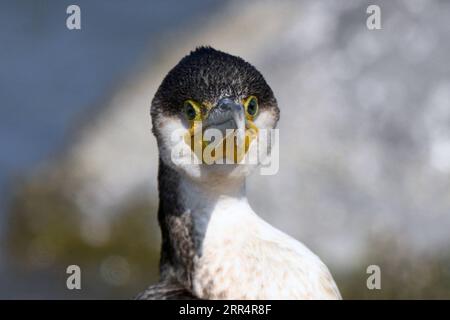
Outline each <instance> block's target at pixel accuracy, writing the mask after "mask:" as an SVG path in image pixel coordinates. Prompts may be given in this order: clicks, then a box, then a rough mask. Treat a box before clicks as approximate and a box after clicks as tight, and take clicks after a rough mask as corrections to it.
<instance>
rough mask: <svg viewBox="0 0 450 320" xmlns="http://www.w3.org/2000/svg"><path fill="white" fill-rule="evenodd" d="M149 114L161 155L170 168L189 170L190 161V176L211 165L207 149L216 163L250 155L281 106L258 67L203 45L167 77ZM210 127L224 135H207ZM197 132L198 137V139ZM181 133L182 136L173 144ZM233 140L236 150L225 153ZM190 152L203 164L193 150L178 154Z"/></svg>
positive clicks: (237, 160) (270, 127) (276, 117)
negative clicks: (218, 136) (206, 155)
mask: <svg viewBox="0 0 450 320" xmlns="http://www.w3.org/2000/svg"><path fill="white" fill-rule="evenodd" d="M151 116H152V124H153V133H154V134H155V136H156V138H157V140H158V146H159V149H160V158H161V159H162V160H163V161H164V162H165V163H166V164H168V165H170V166H172V167H178V168H180V167H181V168H184V169H186V167H185V165H188V164H189V165H190V167H189V168H190V169H189V171H190V173H191V175H192V170H193V168H195V169H196V170H197V171H198V173H199V174H200V171H201V167H202V165H204V164H205V163H206V164H211V163H210V162H208V161H205V160H204V158H202V156H204V155H205V149H208V148H209V155H210V156H211V155H212V158H213V159H215V160H216V161H215V162H214V165H216V164H218V163H219V164H221V161H217V160H223V159H233V160H234V161H235V162H236V163H241V160H243V157H242V156H238V155H239V154H240V155H246V154H248V151H249V150H250V149H251V145H252V144H256V143H255V142H256V141H258V137H259V131H260V130H262V129H263V130H267V129H273V128H274V127H275V126H276V123H277V122H278V119H279V108H278V106H277V101H276V99H275V97H274V95H273V92H272V90H271V88H270V87H269V85H268V84H267V83H266V81H265V79H264V77H263V76H262V74H261V73H260V72H259V71H258V70H256V68H255V67H254V66H252V65H251V64H250V63H248V62H246V61H244V60H243V59H241V58H240V57H237V56H232V55H230V54H227V53H224V52H221V51H218V50H215V49H213V48H211V47H200V48H197V49H196V50H195V51H192V52H191V53H190V54H189V55H187V56H185V57H184V58H183V59H181V61H180V62H179V63H178V64H177V65H176V66H175V67H174V68H173V69H172V70H170V71H169V73H168V74H167V75H166V77H165V78H164V80H163V82H162V83H161V85H160V87H159V88H158V91H157V92H156V94H155V97H154V99H153V101H152V106H151ZM208 130H210V132H213V133H217V134H219V133H220V134H222V135H223V139H222V138H220V139H218V138H217V137H216V135H215V134H209V135H208V134H207V131H208ZM175 132H176V133H175ZM229 132H232V133H233V134H234V136H233V137H232V139H231V140H227V139H226V137H227V136H228V137H231V135H229V134H228V133H229ZM197 133H200V138H199V139H196V138H195V137H196V136H197ZM177 135H178V136H181V137H183V139H181V140H180V141H178V142H174V141H175V140H176V138H174V136H177ZM206 136H208V137H209V138H207V139H205V137H206ZM211 136H213V138H211ZM231 142H232V143H231ZM231 144H233V147H231V149H229V150H232V151H231V153H230V152H229V151H228V153H227V150H228V149H227V145H228V147H229V146H230V145H231ZM269 144H270V141H269ZM175 145H177V149H176V150H175ZM196 146H198V147H199V148H196ZM208 146H209V147H208ZM212 146H214V148H212ZM239 146H242V150H243V152H241V153H239V151H238V149H239V148H238V147H239ZM212 149H214V150H212ZM211 150H212V152H211ZM220 150H222V151H223V152H222V151H220ZM190 151H194V153H193V154H194V155H195V156H197V158H201V159H200V163H198V162H197V163H193V162H192V153H191V154H185V155H180V152H181V153H183V152H184V153H190ZM198 151H200V152H198ZM230 154H231V156H230ZM174 157H175V158H176V159H174ZM188 158H189V159H191V160H189V161H188V160H187V159H188ZM210 159H211V158H210ZM210 159H209V161H210ZM197 160H198V159H197ZM194 162H195V161H194ZM227 163H228V162H227ZM214 167H215V168H217V167H216V166H214ZM194 175H195V174H194Z"/></svg>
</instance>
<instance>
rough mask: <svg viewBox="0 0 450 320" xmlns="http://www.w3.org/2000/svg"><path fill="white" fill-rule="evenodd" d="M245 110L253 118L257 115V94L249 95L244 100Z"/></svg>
mask: <svg viewBox="0 0 450 320" xmlns="http://www.w3.org/2000/svg"><path fill="white" fill-rule="evenodd" d="M244 107H245V112H246V113H247V115H248V116H250V117H251V118H253V117H255V116H256V114H257V113H258V109H259V106H258V99H257V98H256V97H255V96H250V97H248V98H247V99H246V100H245V102H244Z"/></svg>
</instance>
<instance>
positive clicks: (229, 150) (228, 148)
mask: <svg viewBox="0 0 450 320" xmlns="http://www.w3.org/2000/svg"><path fill="white" fill-rule="evenodd" d="M242 104H243V105H244V108H245V139H244V144H243V145H240V146H239V145H238V144H237V139H236V136H235V135H234V134H230V135H228V136H226V137H224V138H223V139H222V141H220V142H218V143H217V144H215V145H214V148H213V150H212V151H211V152H207V153H204V151H205V148H206V147H207V146H208V145H209V143H210V142H209V141H205V140H204V139H203V129H202V122H203V120H204V119H206V118H207V117H208V113H209V111H210V110H211V108H212V105H211V104H209V103H203V104H200V103H198V102H196V101H194V100H186V101H185V103H184V111H185V115H186V118H187V119H188V121H189V125H190V127H189V130H188V132H187V133H186V135H185V136H184V141H185V142H186V143H187V144H188V145H189V146H190V147H191V150H192V151H193V152H194V154H195V155H196V156H197V158H198V159H200V160H201V161H202V163H204V164H211V163H214V162H218V160H219V159H223V160H226V163H240V162H241V161H242V159H243V158H244V156H245V155H246V154H247V152H248V150H249V147H250V145H251V142H252V141H253V140H254V139H256V138H257V137H258V127H257V126H256V125H255V124H254V122H253V120H254V119H255V117H256V116H257V115H258V101H257V98H256V97H255V96H249V97H247V98H246V99H244V100H243V101H242ZM255 105H256V111H255ZM222 163H223V162H222Z"/></svg>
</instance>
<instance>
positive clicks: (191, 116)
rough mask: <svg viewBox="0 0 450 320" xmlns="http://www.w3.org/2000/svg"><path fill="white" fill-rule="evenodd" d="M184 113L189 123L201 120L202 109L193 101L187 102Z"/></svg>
mask: <svg viewBox="0 0 450 320" xmlns="http://www.w3.org/2000/svg"><path fill="white" fill-rule="evenodd" d="M183 112H184V115H185V116H186V118H187V119H188V120H189V121H194V120H200V118H201V110H200V107H199V106H198V105H197V103H195V102H194V101H192V100H186V101H185V102H184V103H183Z"/></svg>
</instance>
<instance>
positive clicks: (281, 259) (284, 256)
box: [135, 46, 342, 300]
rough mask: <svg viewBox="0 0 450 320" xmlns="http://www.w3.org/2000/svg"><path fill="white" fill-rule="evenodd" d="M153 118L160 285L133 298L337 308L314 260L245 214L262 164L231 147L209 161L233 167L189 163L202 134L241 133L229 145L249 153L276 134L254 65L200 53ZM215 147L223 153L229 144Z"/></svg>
mask: <svg viewBox="0 0 450 320" xmlns="http://www.w3.org/2000/svg"><path fill="white" fill-rule="evenodd" d="M150 114H151V121H152V132H153V134H154V136H155V137H156V140H157V146H158V151H159V170H158V190H159V209H158V221H159V226H160V229H161V238H162V245H161V255H160V262H159V263H160V267H159V269H160V280H159V282H158V283H156V284H153V285H151V286H149V287H148V288H147V289H145V290H144V291H143V292H141V293H140V294H138V296H136V297H135V298H136V299H208V300H209V299H236V300H246V299H252V300H253V299H262V300H265V299H289V300H291V299H292V300H297V299H342V297H341V294H340V292H339V289H338V287H337V285H336V283H335V281H334V280H333V277H332V275H331V273H330V271H329V270H328V268H327V267H326V265H325V264H324V263H323V262H322V261H321V260H320V258H319V257H318V256H317V255H315V254H314V253H313V252H312V251H310V250H309V249H308V248H307V247H306V246H305V245H303V244H302V243H301V242H299V241H297V240H296V239H294V238H293V237H291V236H289V235H287V234H285V233H283V232H282V231H280V230H278V229H276V228H275V227H273V226H272V225H270V224H269V223H268V222H266V221H264V220H263V219H262V218H261V217H259V216H258V215H257V214H256V213H255V212H254V210H253V209H252V208H251V206H250V204H249V202H248V199H247V197H246V192H245V181H246V177H247V176H248V175H249V174H251V173H252V172H253V171H254V170H255V168H256V167H258V165H259V164H260V163H259V162H257V163H256V164H252V165H245V164H241V163H240V162H239V161H241V160H242V159H243V158H242V157H239V158H238V157H237V156H236V152H237V148H236V147H235V146H234V148H233V147H230V148H229V149H225V152H224V153H222V154H221V153H219V152H217V154H216V157H215V159H216V160H219V159H230V158H231V159H233V160H235V163H231V164H230V163H223V161H222V163H221V162H220V161H217V162H215V163H212V164H211V163H205V162H204V161H201V160H198V159H197V160H198V161H192V159H193V157H194V158H195V157H197V158H198V152H195V151H194V149H195V146H200V147H199V148H197V149H199V150H201V151H204V150H205V147H207V146H208V142H206V144H205V140H204V138H200V140H199V139H198V138H195V137H194V136H195V133H198V132H199V131H200V132H201V133H203V134H204V133H205V130H207V129H216V133H217V131H218V132H219V133H223V132H224V131H225V129H226V130H231V132H232V133H236V134H237V133H238V131H239V130H240V131H241V134H243V135H240V136H241V137H243V138H244V140H242V139H241V140H236V139H237V138H234V139H235V140H233V141H234V142H236V141H238V142H236V144H239V143H240V144H241V146H242V150H243V152H242V154H247V153H250V151H251V150H254V148H255V145H257V144H258V140H259V138H260V136H259V134H260V132H262V131H263V130H272V129H275V128H276V125H277V123H278V120H279V118H280V108H279V107H278V103H277V100H276V98H275V96H274V93H273V92H272V89H271V88H270V86H269V85H268V84H267V82H266V80H265V79H264V77H263V75H262V74H261V73H260V72H259V71H258V70H257V69H256V68H255V67H254V66H253V65H252V64H250V63H249V62H247V61H245V60H244V59H242V58H241V57H238V56H235V55H231V54H228V53H225V52H223V51H220V50H216V49H214V48H212V47H210V46H201V47H197V48H195V49H194V50H192V51H191V52H190V53H188V54H187V55H186V56H185V57H183V58H182V59H181V60H180V61H179V62H178V64H176V65H175V66H174V67H173V68H172V69H171V70H170V71H169V72H168V74H167V75H166V76H165V78H164V79H163V81H162V83H161V84H160V86H159V88H158V89H157V91H156V93H155V96H154V98H153V100H152V103H151V108H150ZM202 126H203V127H202ZM199 127H200V128H201V127H202V128H201V129H199ZM174 132H178V134H179V136H180V138H179V139H178V140H177V139H174ZM242 132H243V133H242ZM183 137H184V138H183ZM261 140H263V139H261ZM230 141H231V140H230ZM239 141H240V142H239ZM216 142H217V143H216V146H220V148H223V147H226V144H227V140H226V138H223V139H222V140H220V138H218V140H217V141H216ZM209 143H211V141H209ZM221 143H222V145H220V144H221ZM272 143H273V142H272V141H270V139H269V141H268V142H267V143H266V146H267V147H268V149H269V150H272ZM230 145H231V142H230ZM180 146H181V147H180ZM220 148H218V149H217V150H219V149H220ZM252 148H253V149H252ZM180 150H181V152H180ZM222 150H224V149H222ZM227 150H228V153H227ZM212 155H213V156H214V152H212ZM241 162H242V161H241ZM264 196H265V197H271V196H275V195H270V194H267V195H264ZM277 214H282V208H280V213H277Z"/></svg>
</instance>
